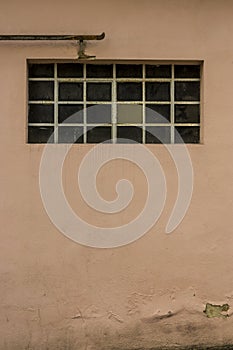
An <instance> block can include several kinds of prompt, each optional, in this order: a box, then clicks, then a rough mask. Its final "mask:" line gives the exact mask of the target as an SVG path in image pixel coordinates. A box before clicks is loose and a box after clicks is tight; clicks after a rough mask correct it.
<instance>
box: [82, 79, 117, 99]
mask: <svg viewBox="0 0 233 350" xmlns="http://www.w3.org/2000/svg"><path fill="white" fill-rule="evenodd" d="M111 99H112V84H111V83H87V100H88V101H111Z"/></svg>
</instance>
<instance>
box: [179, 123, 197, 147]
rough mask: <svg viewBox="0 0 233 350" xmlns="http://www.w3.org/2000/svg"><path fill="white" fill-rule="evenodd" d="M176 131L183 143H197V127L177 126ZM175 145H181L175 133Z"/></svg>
mask: <svg viewBox="0 0 233 350" xmlns="http://www.w3.org/2000/svg"><path fill="white" fill-rule="evenodd" d="M176 130H177V131H178V133H179V134H180V136H181V137H182V139H183V141H184V143H199V142H200V135H199V133H200V129H199V127H198V126H177V127H176ZM175 143H181V142H180V140H179V137H178V136H177V135H176V133H175Z"/></svg>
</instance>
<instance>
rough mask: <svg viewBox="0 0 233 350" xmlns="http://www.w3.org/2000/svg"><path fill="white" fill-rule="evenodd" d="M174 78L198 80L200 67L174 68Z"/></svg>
mask: <svg viewBox="0 0 233 350" xmlns="http://www.w3.org/2000/svg"><path fill="white" fill-rule="evenodd" d="M175 78H200V66H191V65H190V66H189V65H186V66H179V65H177V66H175Z"/></svg>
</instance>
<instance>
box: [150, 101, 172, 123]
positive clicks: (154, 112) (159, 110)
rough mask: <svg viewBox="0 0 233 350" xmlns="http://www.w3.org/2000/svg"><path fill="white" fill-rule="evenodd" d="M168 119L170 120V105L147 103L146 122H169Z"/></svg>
mask: <svg viewBox="0 0 233 350" xmlns="http://www.w3.org/2000/svg"><path fill="white" fill-rule="evenodd" d="M164 118H165V119H164ZM168 121H169V122H170V105H153V104H149V105H146V123H168Z"/></svg>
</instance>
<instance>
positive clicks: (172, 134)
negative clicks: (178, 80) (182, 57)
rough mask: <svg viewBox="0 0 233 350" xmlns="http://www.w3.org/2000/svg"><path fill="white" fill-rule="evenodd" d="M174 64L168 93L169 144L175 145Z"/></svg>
mask: <svg viewBox="0 0 233 350" xmlns="http://www.w3.org/2000/svg"><path fill="white" fill-rule="evenodd" d="M174 67H175V66H174V64H172V79H171V86H170V89H171V90H170V91H171V107H170V108H171V111H170V116H171V135H170V137H171V143H172V144H173V143H175V126H174V123H175V106H174V104H175V93H174V92H175V81H174V78H175V68H174Z"/></svg>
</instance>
